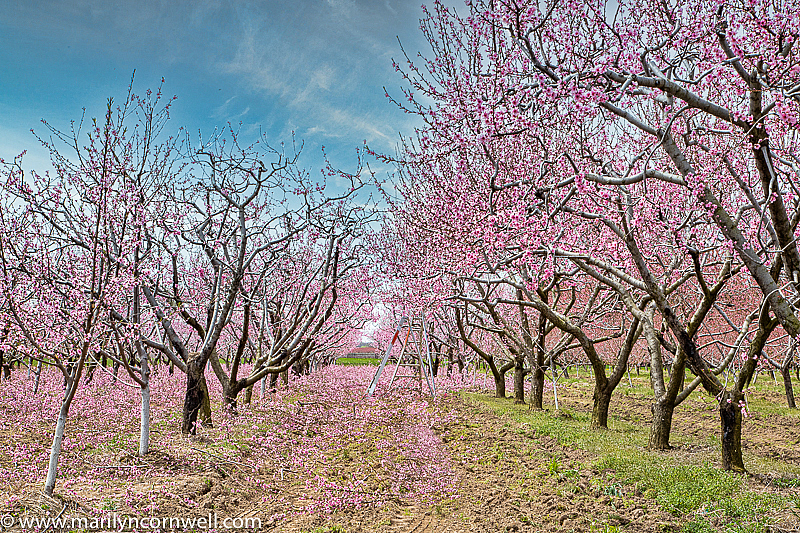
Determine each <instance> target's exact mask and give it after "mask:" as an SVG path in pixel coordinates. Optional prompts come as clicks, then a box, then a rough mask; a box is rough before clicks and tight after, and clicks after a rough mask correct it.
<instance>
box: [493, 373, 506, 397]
mask: <svg viewBox="0 0 800 533" xmlns="http://www.w3.org/2000/svg"><path fill="white" fill-rule="evenodd" d="M494 397H495V398H505V397H506V376H505V375H504V374H500V373H499V372H498V373H497V374H494Z"/></svg>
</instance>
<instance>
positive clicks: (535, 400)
mask: <svg viewBox="0 0 800 533" xmlns="http://www.w3.org/2000/svg"><path fill="white" fill-rule="evenodd" d="M543 366H544V361H542V362H541V364H537V365H536V366H535V367H534V368H533V372H531V398H530V405H531V408H533V409H543V403H542V400H543V398H544V369H543V368H542V367H543Z"/></svg>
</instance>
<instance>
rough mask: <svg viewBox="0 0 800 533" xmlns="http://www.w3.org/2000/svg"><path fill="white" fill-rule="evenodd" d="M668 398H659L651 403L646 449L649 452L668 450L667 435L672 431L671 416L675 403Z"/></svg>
mask: <svg viewBox="0 0 800 533" xmlns="http://www.w3.org/2000/svg"><path fill="white" fill-rule="evenodd" d="M672 400H673V401H670V399H669V398H661V399H659V400H658V401H656V402H655V403H653V406H652V410H653V423H652V425H651V426H650V440H649V442H648V444H647V447H648V448H649V449H651V450H669V449H670V448H672V446H670V445H669V434H670V430H671V429H672V414H673V412H674V411H675V402H674V399H672Z"/></svg>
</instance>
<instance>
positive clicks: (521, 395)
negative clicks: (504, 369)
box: [514, 357, 525, 404]
mask: <svg viewBox="0 0 800 533" xmlns="http://www.w3.org/2000/svg"><path fill="white" fill-rule="evenodd" d="M523 362H524V359H522V357H517V358H515V360H514V403H519V404H523V403H525V365H524V364H523Z"/></svg>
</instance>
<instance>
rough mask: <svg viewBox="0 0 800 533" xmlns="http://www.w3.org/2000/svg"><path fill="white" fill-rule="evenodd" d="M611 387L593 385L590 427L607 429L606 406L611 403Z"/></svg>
mask: <svg viewBox="0 0 800 533" xmlns="http://www.w3.org/2000/svg"><path fill="white" fill-rule="evenodd" d="M612 391H613V389H611V390H608V389H606V388H599V387H595V389H594V396H593V400H594V405H593V407H592V425H591V427H592V429H599V428H603V429H608V408H609V406H610V405H611V392H612Z"/></svg>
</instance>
